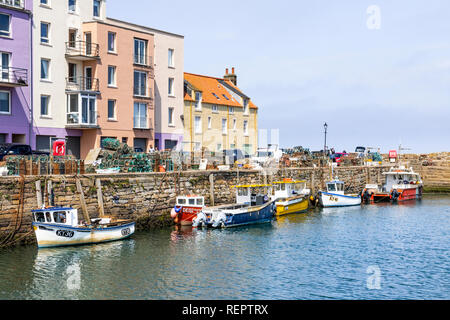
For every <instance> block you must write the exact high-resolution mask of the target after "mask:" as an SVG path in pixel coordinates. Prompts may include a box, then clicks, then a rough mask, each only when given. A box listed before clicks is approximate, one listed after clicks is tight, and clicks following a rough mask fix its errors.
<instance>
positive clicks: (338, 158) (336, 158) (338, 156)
mask: <svg viewBox="0 0 450 320" xmlns="http://www.w3.org/2000/svg"><path fill="white" fill-rule="evenodd" d="M347 156H348V153H343V152H337V153H333V154H331V155H330V159H331V160H333V162H336V163H338V164H339V163H341V162H342V158H343V157H347Z"/></svg>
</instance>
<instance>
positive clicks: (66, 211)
mask: <svg viewBox="0 0 450 320" xmlns="http://www.w3.org/2000/svg"><path fill="white" fill-rule="evenodd" d="M32 217H33V221H34V222H36V223H49V224H61V225H69V226H76V225H78V213H77V210H76V209H72V208H49V209H42V210H33V211H32Z"/></svg>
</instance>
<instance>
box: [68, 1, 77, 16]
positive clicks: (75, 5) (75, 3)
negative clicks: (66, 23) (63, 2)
mask: <svg viewBox="0 0 450 320" xmlns="http://www.w3.org/2000/svg"><path fill="white" fill-rule="evenodd" d="M69 1H70V0H67V11H68V12H69V13H76V12H77V8H78V3H77V0H73V1H74V7H75V8H74V10H71V9H70V5H69Z"/></svg>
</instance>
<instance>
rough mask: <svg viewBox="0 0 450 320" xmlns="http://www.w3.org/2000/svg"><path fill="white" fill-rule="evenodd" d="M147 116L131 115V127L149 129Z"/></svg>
mask: <svg viewBox="0 0 450 320" xmlns="http://www.w3.org/2000/svg"><path fill="white" fill-rule="evenodd" d="M149 120H151V119H149V118H147V117H136V116H135V117H133V128H134V129H151V128H150V126H149V124H148V123H149Z"/></svg>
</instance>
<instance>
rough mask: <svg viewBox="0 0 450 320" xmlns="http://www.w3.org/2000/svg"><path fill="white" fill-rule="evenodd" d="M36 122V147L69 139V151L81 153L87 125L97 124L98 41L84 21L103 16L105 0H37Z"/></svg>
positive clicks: (45, 146) (34, 12)
mask: <svg viewBox="0 0 450 320" xmlns="http://www.w3.org/2000/svg"><path fill="white" fill-rule="evenodd" d="M33 14H34V23H33V25H34V26H33V68H34V72H33V106H34V107H33V111H34V112H33V126H34V138H35V142H34V143H33V144H32V145H35V147H36V149H37V150H40V151H49V150H50V148H51V145H52V142H53V141H55V140H57V139H66V142H67V148H66V150H67V154H71V155H74V156H76V157H80V156H81V157H82V154H81V144H82V141H81V140H82V136H83V134H84V131H85V130H90V129H92V127H93V126H96V124H97V114H98V112H97V100H98V98H99V96H100V94H101V93H100V91H99V80H98V78H95V77H94V73H93V69H92V68H91V67H90V63H92V62H97V61H99V45H98V43H95V42H94V41H93V39H92V34H91V33H90V32H85V31H84V30H83V23H84V22H88V21H103V20H104V19H105V17H106V4H105V1H103V0H35V1H33Z"/></svg>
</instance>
